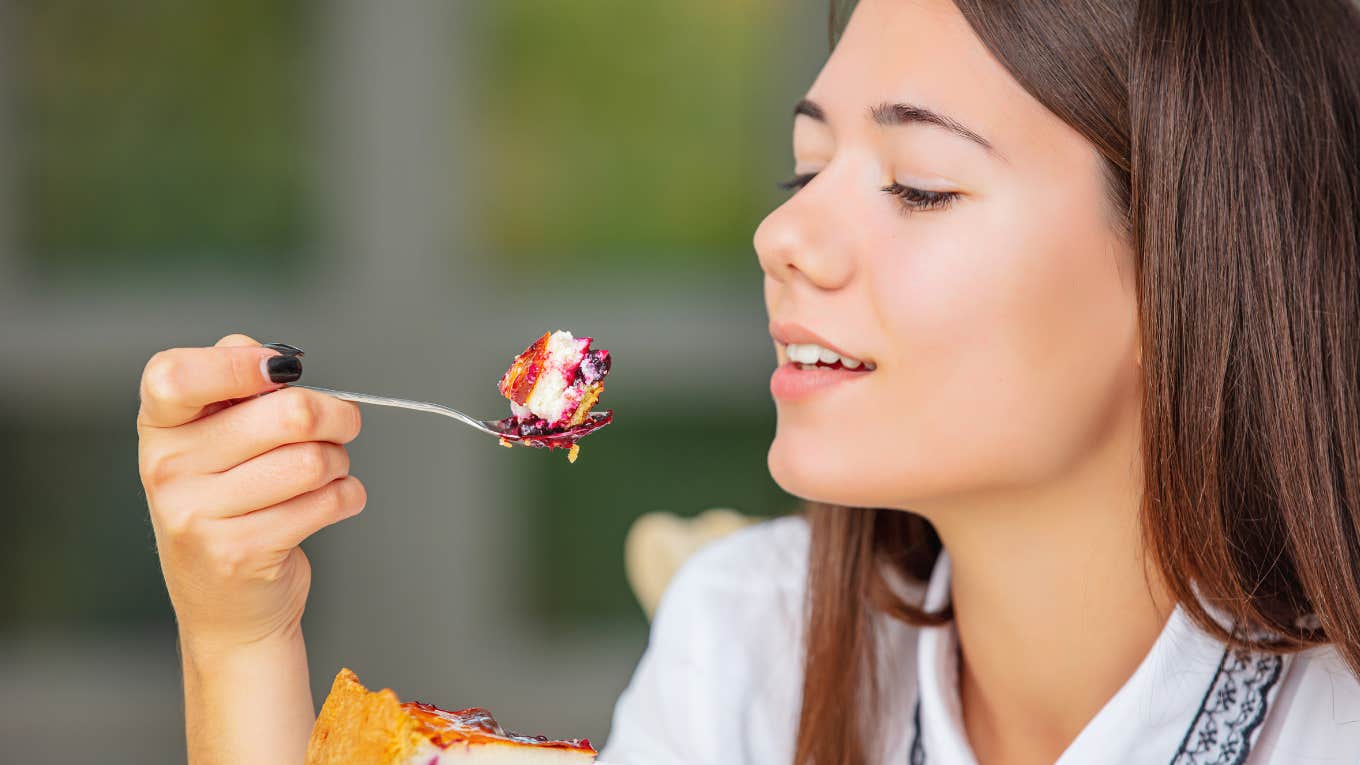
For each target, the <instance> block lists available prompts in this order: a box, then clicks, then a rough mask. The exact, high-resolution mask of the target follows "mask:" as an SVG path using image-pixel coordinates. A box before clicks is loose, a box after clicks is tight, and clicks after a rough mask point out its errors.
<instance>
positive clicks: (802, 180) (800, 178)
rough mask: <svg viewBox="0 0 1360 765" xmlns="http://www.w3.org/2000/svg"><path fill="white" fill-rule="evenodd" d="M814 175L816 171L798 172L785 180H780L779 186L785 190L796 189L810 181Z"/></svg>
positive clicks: (815, 175)
mask: <svg viewBox="0 0 1360 765" xmlns="http://www.w3.org/2000/svg"><path fill="white" fill-rule="evenodd" d="M816 177H817V174H816V173H799V174H797V175H795V176H793V177H792V178H790V179H788V180H787V181H780V182H779V188H781V189H784V190H785V191H796V190H798V189H801V188H803V187H804V186H806V185H808V184H809V183H811V182H812V179H813V178H816Z"/></svg>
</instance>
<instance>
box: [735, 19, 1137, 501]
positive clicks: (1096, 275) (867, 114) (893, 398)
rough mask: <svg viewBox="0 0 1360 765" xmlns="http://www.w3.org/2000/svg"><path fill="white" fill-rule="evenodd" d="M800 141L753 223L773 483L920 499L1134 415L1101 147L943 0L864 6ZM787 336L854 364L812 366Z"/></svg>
mask: <svg viewBox="0 0 1360 765" xmlns="http://www.w3.org/2000/svg"><path fill="white" fill-rule="evenodd" d="M793 148H794V152H793V153H794V159H795V168H794V172H795V174H796V178H795V180H798V181H800V182H801V181H806V184H805V185H802V186H801V188H797V189H796V190H794V191H793V192H792V193H791V196H790V197H789V199H788V201H786V202H785V203H784V204H783V205H781V206H780V207H779V208H778V209H776V210H775V211H774V212H772V213H770V215H769V216H768V217H767V218H766V219H765V220H764V222H762V223H761V225H760V227H759V229H758V230H757V231H756V234H755V248H756V251H757V253H758V254H759V258H760V264H761V268H762V269H763V270H764V272H765V302H766V307H767V309H768V311H769V316H770V322H771V334H772V335H773V337H774V339H775V342H776V349H777V353H778V356H779V362H780V368H779V369H778V370H776V372H775V375H774V377H773V378H772V379H771V389H772V392H773V393H774V396H775V400H776V403H777V408H778V412H779V426H778V430H777V433H776V435H775V439H774V443H773V445H772V446H771V448H770V455H769V464H770V470H771V473H772V474H773V476H774V478H775V480H776V481H778V482H779V484H780V485H781V486H782V487H784V489H786V490H787V491H789V492H791V493H793V494H796V495H798V496H801V497H804V498H807V499H811V500H814V501H820V502H828V503H832V504H840V505H849V506H864V507H898V508H911V509H914V510H919V511H924V508H928V507H929V506H930V505H931V503H940V502H948V501H950V500H957V499H960V498H966V497H970V496H982V495H994V494H996V493H997V492H1011V491H1015V490H1017V489H1024V488H1026V487H1033V486H1036V485H1038V484H1040V483H1042V482H1045V481H1050V480H1053V479H1055V478H1057V477H1059V476H1061V475H1063V474H1065V473H1067V472H1071V471H1074V470H1077V469H1078V466H1079V464H1080V461H1081V460H1082V459H1083V457H1084V456H1086V455H1090V454H1091V453H1093V451H1094V450H1097V449H1100V448H1101V447H1102V446H1104V445H1106V444H1107V443H1109V442H1111V440H1112V439H1114V438H1116V437H1117V435H1118V434H1119V433H1120V432H1121V431H1120V429H1121V428H1124V429H1127V427H1128V423H1129V422H1131V421H1133V422H1136V418H1137V415H1136V413H1137V411H1138V406H1139V403H1138V396H1139V393H1138V386H1139V383H1138V379H1139V375H1138V373H1137V372H1138V336H1137V308H1136V302H1135V291H1134V290H1135V286H1134V278H1133V269H1132V262H1131V256H1130V254H1129V251H1128V248H1127V247H1126V245H1125V244H1123V242H1122V241H1121V239H1120V237H1119V235H1118V233H1117V228H1116V225H1115V219H1116V213H1115V212H1114V211H1113V210H1112V209H1111V204H1110V202H1109V197H1108V195H1107V191H1106V181H1105V177H1104V174H1103V172H1102V166H1101V160H1100V158H1099V156H1098V154H1097V153H1096V150H1095V149H1094V148H1093V147H1092V146H1091V145H1090V144H1089V143H1087V142H1086V141H1085V140H1084V139H1083V138H1082V137H1081V136H1080V135H1079V134H1077V133H1076V132H1075V131H1073V130H1072V129H1071V128H1070V127H1068V126H1067V125H1066V124H1065V123H1063V122H1062V121H1060V120H1059V119H1058V118H1057V117H1055V116H1053V115H1052V114H1051V113H1049V112H1048V111H1046V110H1045V109H1044V107H1042V106H1041V105H1040V104H1039V102H1038V101H1036V100H1035V99H1034V98H1033V97H1031V96H1030V95H1029V94H1028V93H1026V92H1025V91H1024V90H1023V89H1022V88H1021V87H1020V85H1019V84H1018V83H1016V82H1015V81H1014V80H1013V79H1011V77H1010V75H1009V74H1008V73H1007V72H1006V71H1005V70H1004V69H1003V68H1002V67H1001V65H1000V64H999V63H997V62H996V61H995V60H993V59H992V58H991V56H990V54H989V53H988V52H987V50H986V48H985V47H984V46H983V44H982V42H981V41H980V40H979V39H978V38H977V37H976V36H975V35H974V33H973V32H972V30H971V29H970V27H969V26H968V24H967V23H966V22H965V21H964V19H963V17H962V16H961V15H960V14H959V11H958V10H957V9H956V8H955V7H954V5H953V4H952V3H951V2H948V0H863V1H862V2H861V3H860V4H859V6H858V8H857V9H856V10H855V13H854V15H853V16H852V17H851V20H850V23H849V26H848V27H847V29H846V31H845V34H844V36H843V37H842V38H841V40H840V42H839V44H838V46H837V48H836V50H835V52H834V54H833V55H832V56H831V58H830V60H829V61H828V62H827V64H826V66H825V68H823V70H822V72H821V74H820V75H819V76H818V77H817V80H816V82H815V83H813V85H812V88H811V90H809V91H808V94H807V100H806V101H804V102H803V103H802V104H800V105H799V109H798V114H797V115H796V116H795V117H794V128H793ZM791 344H793V345H798V346H805V345H808V344H812V345H819V346H823V347H825V348H827V350H829V351H833V352H837V353H839V354H840V355H842V356H847V357H849V358H850V359H851V361H850V362H849V363H848V364H843V363H839V362H836V361H835V360H834V358H832V357H831V356H830V355H829V354H824V355H823V356H822V357H821V358H823V359H826V358H832V364H831V366H830V368H826V366H825V365H821V366H819V367H810V366H808V367H805V366H803V365H800V364H798V363H796V361H795V362H790V345H791ZM814 352H815V349H811V350H809V349H808V348H805V347H803V348H795V349H793V354H794V356H795V358H796V359H803V360H805V361H806V360H808V359H810V358H811V356H812V354H813V353H814ZM857 361H858V362H861V364H860V366H859V367H858V368H857V369H846V368H845V367H846V366H854V365H855V363H856V362H857ZM870 367H872V371H869V370H870ZM1130 418H1132V420H1131V419H1130ZM1125 434H1126V433H1125Z"/></svg>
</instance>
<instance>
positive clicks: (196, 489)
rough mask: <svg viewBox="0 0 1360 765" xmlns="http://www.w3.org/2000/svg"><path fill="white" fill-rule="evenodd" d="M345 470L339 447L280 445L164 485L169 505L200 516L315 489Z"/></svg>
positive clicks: (239, 510) (223, 514)
mask: <svg viewBox="0 0 1360 765" xmlns="http://www.w3.org/2000/svg"><path fill="white" fill-rule="evenodd" d="M346 475H349V454H348V453H347V452H346V451H345V447H343V446H337V445H336V444H332V443H326V442H323V441H308V442H306V443H300V444H285V445H283V446H280V447H278V448H277V449H274V450H272V451H269V452H265V453H264V454H261V455H260V456H258V457H255V458H254V459H250V460H247V461H246V462H244V463H242V464H240V465H237V466H236V467H234V468H232V469H230V470H227V471H224V472H221V473H215V474H208V475H194V476H187V477H186V478H185V479H184V480H181V481H177V482H175V483H174V484H172V485H170V486H169V487H167V489H166V491H165V494H164V497H165V499H166V500H167V501H168V502H169V503H170V504H173V505H188V504H191V503H192V504H193V506H194V508H195V512H196V513H197V514H199V515H201V516H203V517H205V518H227V517H231V516H237V515H246V514H248V513H250V512H252V511H254V510H256V509H258V508H263V507H271V506H273V505H277V504H279V503H280V502H286V501H288V500H290V499H292V498H293V497H297V496H300V495H303V494H307V493H308V492H312V491H315V490H317V489H319V488H321V487H323V486H325V485H326V484H329V483H331V482H332V481H334V480H335V479H337V478H343V477H345V476H346Z"/></svg>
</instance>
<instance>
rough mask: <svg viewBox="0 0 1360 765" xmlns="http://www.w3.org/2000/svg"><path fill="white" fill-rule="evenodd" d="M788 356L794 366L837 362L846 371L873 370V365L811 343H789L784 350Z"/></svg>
mask: <svg viewBox="0 0 1360 765" xmlns="http://www.w3.org/2000/svg"><path fill="white" fill-rule="evenodd" d="M786 351H787V353H788V354H789V361H792V362H794V363H796V364H816V363H818V362H820V363H822V364H827V365H830V364H835V363H836V362H837V361H839V362H840V363H841V366H843V367H845V368H846V369H859V368H860V367H861V366H864V367H865V368H866V369H873V368H874V365H873V364H865V363H864V362H862V361H860V360H859V359H852V358H850V357H849V356H842V355H840V354H839V353H836V352H835V351H833V350H831V349H830V348H823V347H822V346H820V345H814V344H812V343H790V344H789V345H788V346H787V348H786Z"/></svg>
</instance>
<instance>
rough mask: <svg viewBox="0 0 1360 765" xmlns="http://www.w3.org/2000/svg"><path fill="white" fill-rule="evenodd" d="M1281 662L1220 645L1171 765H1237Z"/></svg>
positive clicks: (1274, 657) (1246, 749)
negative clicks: (1210, 675) (1215, 665)
mask: <svg viewBox="0 0 1360 765" xmlns="http://www.w3.org/2000/svg"><path fill="white" fill-rule="evenodd" d="M1283 666H1284V659H1283V658H1282V657H1280V656H1277V655H1274V654H1266V653H1251V652H1250V651H1242V650H1233V649H1231V648H1228V649H1225V650H1224V651H1223V658H1222V659H1221V660H1220V661H1219V662H1218V671H1217V672H1216V673H1214V681H1213V682H1212V683H1210V684H1209V690H1208V691H1206V692H1205V693H1204V700H1203V701H1201V702H1200V705H1199V712H1197V713H1196V714H1195V720H1194V722H1192V723H1191V724H1190V729H1189V730H1187V731H1186V732H1185V738H1184V739H1182V740H1181V746H1180V749H1177V750H1176V756H1175V757H1172V758H1171V765H1242V763H1243V762H1245V761H1246V759H1247V755H1248V754H1250V753H1251V744H1252V739H1253V736H1254V735H1255V733H1256V729H1257V728H1259V727H1260V725H1261V722H1262V721H1263V720H1265V717H1266V711H1267V709H1268V708H1269V706H1270V689H1271V688H1272V687H1274V685H1275V683H1276V681H1278V680H1279V679H1280V670H1281V668H1282V667H1283Z"/></svg>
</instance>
